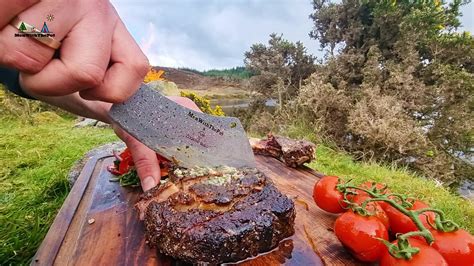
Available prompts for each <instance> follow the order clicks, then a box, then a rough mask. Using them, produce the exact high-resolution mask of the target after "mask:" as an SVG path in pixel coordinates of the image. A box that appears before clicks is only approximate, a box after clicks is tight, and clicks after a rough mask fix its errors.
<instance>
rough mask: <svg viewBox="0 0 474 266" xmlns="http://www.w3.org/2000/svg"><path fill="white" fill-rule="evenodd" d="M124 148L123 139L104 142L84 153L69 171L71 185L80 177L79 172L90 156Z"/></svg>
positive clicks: (68, 177) (111, 152)
mask: <svg viewBox="0 0 474 266" xmlns="http://www.w3.org/2000/svg"><path fill="white" fill-rule="evenodd" d="M123 149H125V143H123V142H121V141H117V142H111V143H107V144H104V145H102V146H99V147H97V148H94V149H92V150H90V151H89V152H87V153H86V154H84V156H83V157H82V158H81V159H79V160H77V161H76V162H75V163H74V164H73V166H72V167H71V170H69V173H68V175H67V179H68V181H69V185H70V186H71V187H72V186H73V185H74V183H75V182H76V180H77V178H78V177H79V174H80V173H81V171H82V169H83V168H84V165H85V164H86V162H87V161H88V160H89V159H90V158H92V157H94V156H96V155H98V154H102V153H106V154H113V151H114V150H117V151H121V150H123Z"/></svg>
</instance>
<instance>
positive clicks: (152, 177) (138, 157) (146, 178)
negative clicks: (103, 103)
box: [113, 96, 201, 191]
mask: <svg viewBox="0 0 474 266" xmlns="http://www.w3.org/2000/svg"><path fill="white" fill-rule="evenodd" d="M168 98H169V99H170V100H172V101H174V102H176V103H178V104H180V105H182V106H184V107H187V108H189V109H192V110H195V111H198V112H201V110H200V109H199V107H197V105H196V104H195V103H194V102H193V101H191V100H190V99H188V98H184V97H175V96H170V97H168ZM113 128H114V131H115V134H117V136H119V137H120V139H122V140H123V141H124V142H125V144H127V147H128V148H129V149H130V152H131V153H132V157H133V162H134V163H135V167H136V168H137V173H138V176H139V177H140V181H141V184H142V188H143V191H147V190H149V189H151V188H153V187H155V186H156V185H158V184H159V183H160V179H161V175H160V165H159V163H158V159H157V158H156V155H155V152H154V151H153V150H152V149H150V148H148V147H147V146H145V145H143V144H142V143H141V142H139V141H138V140H137V139H135V138H134V137H132V136H130V134H128V133H127V132H125V131H124V130H123V129H121V128H120V127H119V126H118V125H114V126H113Z"/></svg>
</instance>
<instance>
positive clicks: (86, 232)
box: [32, 154, 360, 266]
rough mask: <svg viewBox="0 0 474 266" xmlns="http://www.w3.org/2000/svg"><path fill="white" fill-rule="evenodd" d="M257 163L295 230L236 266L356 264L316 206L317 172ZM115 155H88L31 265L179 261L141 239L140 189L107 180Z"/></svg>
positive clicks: (328, 218) (273, 162) (259, 159)
mask: <svg viewBox="0 0 474 266" xmlns="http://www.w3.org/2000/svg"><path fill="white" fill-rule="evenodd" d="M256 159H257V165H258V166H257V167H258V168H259V169H260V170H261V171H262V172H264V173H265V174H266V175H267V176H269V177H270V178H271V179H272V180H273V182H274V183H275V184H276V185H277V187H278V188H279V189H280V190H281V191H282V192H283V193H285V194H286V195H288V196H289V197H290V198H292V199H294V201H295V206H296V222H295V229H296V233H295V235H294V236H292V237H290V238H287V239H285V240H283V241H282V242H281V243H280V244H279V246H278V247H277V248H275V249H274V250H272V251H270V252H268V253H265V254H261V255H259V256H257V257H254V258H250V259H247V260H245V261H242V262H239V263H235V264H238V265H246V266H251V265H279V264H284V265H322V264H326V265H359V264H360V263H358V262H356V261H355V260H354V259H353V258H352V256H351V255H350V254H349V253H348V252H347V251H346V250H345V249H344V248H343V247H342V246H341V244H340V242H339V241H338V240H337V238H336V237H335V235H334V233H333V232H332V225H333V223H334V219H335V216H334V215H332V214H329V213H326V212H324V211H322V210H320V209H319V208H317V207H316V205H315V204H314V202H313V200H312V189H313V186H314V183H315V182H316V181H317V180H318V178H319V176H321V175H320V174H318V173H316V172H314V171H312V170H310V169H309V168H305V167H303V168H299V169H292V168H288V167H286V166H285V165H284V164H282V163H281V162H279V161H278V160H276V159H273V158H269V157H263V156H256ZM112 162H113V158H112V157H110V155H107V154H102V155H98V156H96V157H94V158H92V159H90V160H89V161H88V162H87V164H86V165H85V167H84V169H83V170H82V172H81V174H80V176H79V178H78V180H77V181H76V183H75V185H74V186H73V188H72V190H71V192H70V194H69V196H68V197H67V199H66V201H65V202H64V204H63V206H62V208H61V209H60V211H59V213H58V215H57V217H56V219H55V220H54V222H53V224H52V226H51V228H50V230H49V231H48V234H47V235H46V237H45V239H44V240H43V242H42V244H41V246H40V248H39V249H38V251H37V253H36V255H35V257H34V258H33V259H32V264H33V265H183V263H181V262H177V261H175V260H173V259H172V258H170V257H167V256H163V255H160V254H158V253H157V252H156V250H154V249H151V248H149V247H148V245H147V244H146V243H145V238H144V227H143V224H142V222H141V221H139V220H138V218H137V213H136V211H135V209H134V208H133V205H134V204H135V202H136V201H137V199H138V197H139V194H140V192H141V190H140V189H138V188H135V189H133V188H123V187H120V185H119V184H118V183H117V182H110V178H111V177H112V175H111V174H110V173H109V172H108V171H107V166H108V165H111V164H112Z"/></svg>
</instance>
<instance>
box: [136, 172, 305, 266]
mask: <svg viewBox="0 0 474 266" xmlns="http://www.w3.org/2000/svg"><path fill="white" fill-rule="evenodd" d="M136 206H137V209H138V210H139V213H140V216H141V217H142V218H144V222H145V228H146V238H147V240H148V242H149V244H150V245H151V246H154V247H156V248H157V249H158V250H159V251H160V252H162V253H164V254H167V255H170V256H172V257H174V258H176V259H180V260H183V261H186V262H190V263H209V264H219V263H224V262H235V261H239V260H243V259H245V258H248V257H251V256H255V255H257V254H258V253H261V252H266V251H269V250H271V249H272V248H274V247H276V246H277V245H278V243H279V242H280V240H282V239H284V238H286V237H289V236H291V235H293V234H294V220H295V215H296V213H295V208H294V203H293V201H291V200H290V199H289V198H288V197H286V196H285V195H283V194H281V192H280V191H278V189H277V188H276V187H275V186H274V185H273V183H272V182H271V180H269V179H268V178H267V177H266V176H265V175H264V174H263V173H261V172H259V171H258V170H256V169H250V168H243V169H235V168H229V167H222V168H213V169H204V168H196V169H191V170H182V169H177V170H174V171H171V172H170V177H169V181H167V182H166V183H164V184H162V185H160V186H159V187H156V188H154V189H152V190H150V191H149V192H146V193H145V194H144V195H143V197H142V199H141V200H140V201H139V202H138V203H137V205H136Z"/></svg>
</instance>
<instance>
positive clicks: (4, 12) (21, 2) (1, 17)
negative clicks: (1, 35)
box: [0, 0, 39, 29]
mask: <svg viewBox="0 0 474 266" xmlns="http://www.w3.org/2000/svg"><path fill="white" fill-rule="evenodd" d="M37 2H39V0H18V1H2V3H1V4H0V6H1V8H0V29H3V28H4V27H5V26H6V25H8V23H10V21H11V20H12V19H13V18H14V17H15V16H16V15H18V14H20V13H21V11H23V10H25V9H27V8H28V7H30V6H32V5H34V4H36V3H37Z"/></svg>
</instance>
